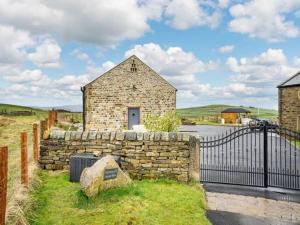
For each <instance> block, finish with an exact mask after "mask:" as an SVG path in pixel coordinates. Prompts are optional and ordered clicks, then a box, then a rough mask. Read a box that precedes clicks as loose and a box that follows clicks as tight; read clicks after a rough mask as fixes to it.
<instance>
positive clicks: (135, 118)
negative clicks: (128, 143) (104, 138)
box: [128, 108, 140, 130]
mask: <svg viewBox="0 0 300 225" xmlns="http://www.w3.org/2000/svg"><path fill="white" fill-rule="evenodd" d="M138 124H140V108H128V130H132V126H133V125H138Z"/></svg>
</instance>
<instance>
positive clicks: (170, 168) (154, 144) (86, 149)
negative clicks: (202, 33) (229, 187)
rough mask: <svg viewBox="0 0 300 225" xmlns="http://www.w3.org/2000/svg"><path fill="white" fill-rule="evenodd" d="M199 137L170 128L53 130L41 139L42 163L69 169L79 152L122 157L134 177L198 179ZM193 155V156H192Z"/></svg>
mask: <svg viewBox="0 0 300 225" xmlns="http://www.w3.org/2000/svg"><path fill="white" fill-rule="evenodd" d="M196 142H197V138H195V137H191V136H189V135H188V134H182V133H167V132H155V133H153V132H146V133H136V132H95V131H90V132H76V131H75V132H64V131H52V133H51V135H50V138H49V139H44V140H41V147H40V160H39V163H40V166H41V167H42V168H43V169H47V170H61V169H69V159H70V156H71V155H73V154H76V153H93V154H94V155H96V156H105V155H108V154H111V155H118V156H120V157H121V165H122V169H124V170H127V171H128V172H129V174H130V176H131V177H132V178H134V179H142V178H159V177H166V178H171V179H176V180H179V181H184V182H186V181H188V180H189V179H191V178H193V179H197V178H199V176H198V175H197V174H199V169H198V168H199V167H198V166H197V165H195V163H196V162H199V158H197V155H198V156H199V148H198V146H199V145H198V146H197V144H196ZM191 156H193V159H192V160H191V159H190V157H191Z"/></svg>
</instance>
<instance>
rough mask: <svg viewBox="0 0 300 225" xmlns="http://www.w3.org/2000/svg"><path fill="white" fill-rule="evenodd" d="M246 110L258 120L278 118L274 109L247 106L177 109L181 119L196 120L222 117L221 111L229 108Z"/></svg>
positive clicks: (209, 106) (208, 106)
mask: <svg viewBox="0 0 300 225" xmlns="http://www.w3.org/2000/svg"><path fill="white" fill-rule="evenodd" d="M236 107H239V108H244V109H247V110H250V111H251V116H253V117H258V118H270V119H274V118H276V117H277V116H278V111H277V110H274V109H263V108H255V107H246V106H232V105H207V106H200V107H192V108H184V109H177V110H176V111H177V113H178V114H179V115H180V116H181V117H187V118H189V117H190V118H196V117H199V116H214V115H220V114H221V111H222V110H224V109H227V108H236Z"/></svg>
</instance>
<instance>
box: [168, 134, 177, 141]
mask: <svg viewBox="0 0 300 225" xmlns="http://www.w3.org/2000/svg"><path fill="white" fill-rule="evenodd" d="M169 140H170V141H177V133H175V132H170V133H169Z"/></svg>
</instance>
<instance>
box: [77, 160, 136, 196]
mask: <svg viewBox="0 0 300 225" xmlns="http://www.w3.org/2000/svg"><path fill="white" fill-rule="evenodd" d="M129 183H131V179H130V177H129V176H128V175H126V174H125V173H124V172H123V171H122V170H121V169H120V167H119V165H118V164H117V162H116V161H115V160H114V158H113V157H112V156H111V155H109V156H105V157H103V158H101V159H99V160H98V161H97V162H96V163H95V164H94V165H93V166H91V167H87V168H85V169H84V170H83V171H82V173H81V176H80V186H81V190H82V191H83V192H84V193H85V194H86V196H88V197H93V196H95V195H96V194H98V193H99V192H100V191H103V190H107V189H110V188H114V187H120V186H124V185H127V184H129Z"/></svg>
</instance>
